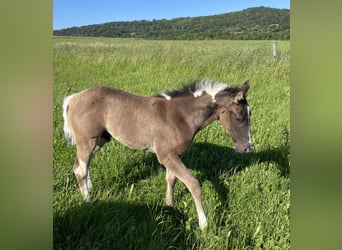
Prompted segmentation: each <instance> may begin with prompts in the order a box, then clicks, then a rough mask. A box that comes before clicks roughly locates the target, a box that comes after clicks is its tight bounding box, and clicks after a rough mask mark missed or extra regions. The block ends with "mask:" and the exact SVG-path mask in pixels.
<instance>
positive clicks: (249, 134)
mask: <svg viewBox="0 0 342 250" xmlns="http://www.w3.org/2000/svg"><path fill="white" fill-rule="evenodd" d="M247 116H248V126H249V128H248V143H249V146H251V147H252V137H251V127H250V125H249V119H250V109H249V106H247Z"/></svg>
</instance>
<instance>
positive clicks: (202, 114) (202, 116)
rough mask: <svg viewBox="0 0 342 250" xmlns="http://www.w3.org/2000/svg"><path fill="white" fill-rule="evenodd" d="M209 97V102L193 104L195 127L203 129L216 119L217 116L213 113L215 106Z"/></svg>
mask: <svg viewBox="0 0 342 250" xmlns="http://www.w3.org/2000/svg"><path fill="white" fill-rule="evenodd" d="M211 98H212V97H210V100H209V101H210V102H209V103H208V102H207V104H205V102H202V103H200V104H197V105H196V104H194V110H195V111H194V112H196V114H195V116H196V119H195V126H196V127H197V129H203V128H204V127H206V126H207V125H209V124H210V123H211V122H213V121H214V120H217V119H218V116H217V115H216V113H215V109H216V108H215V105H214V104H213V103H212V101H211ZM198 105H200V108H198ZM196 106H197V108H196Z"/></svg>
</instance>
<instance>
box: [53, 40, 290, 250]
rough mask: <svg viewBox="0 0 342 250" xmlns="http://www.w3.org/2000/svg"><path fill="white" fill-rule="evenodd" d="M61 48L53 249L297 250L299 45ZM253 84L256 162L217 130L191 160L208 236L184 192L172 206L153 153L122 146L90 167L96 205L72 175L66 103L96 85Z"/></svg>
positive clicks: (68, 43) (57, 45)
mask: <svg viewBox="0 0 342 250" xmlns="http://www.w3.org/2000/svg"><path fill="white" fill-rule="evenodd" d="M278 49H279V59H278V61H275V60H274V59H273V57H272V41H223V40H222V41H150V40H149V41H145V40H134V39H108V38H66V37H64V38H61V37H55V38H54V66H53V78H54V85H53V86H54V104H53V109H54V110H53V111H54V137H53V147H54V156H53V180H54V182H53V190H54V197H53V213H54V248H55V249H213V250H219V249H289V248H290V232H289V228H290V222H289V220H290V177H289V176H290V164H289V154H290V148H289V144H290V138H289V133H290V115H289V114H290V108H289V106H290V105H289V104H290V84H289V74H290V73H289V60H290V43H289V42H288V41H279V42H278ZM201 78H210V79H214V80H216V81H222V82H225V83H229V84H231V85H241V84H242V83H243V82H244V81H245V80H246V79H249V80H250V83H251V88H250V90H249V96H248V101H249V104H250V107H251V110H252V117H251V119H252V120H251V132H252V137H253V138H252V139H253V144H254V148H255V150H254V152H252V153H249V154H245V155H239V154H236V153H235V152H234V151H233V149H232V148H233V142H232V140H231V138H229V137H227V136H226V134H225V132H224V129H223V128H222V127H221V125H220V124H219V123H218V122H214V123H213V124H211V125H209V126H208V127H207V128H205V129H203V130H202V131H200V132H199V133H198V135H197V136H196V138H195V140H194V143H193V145H192V147H191V149H190V151H189V152H188V153H187V154H186V156H185V157H184V158H183V161H184V163H185V164H186V165H187V166H188V168H189V169H190V171H191V172H192V173H193V174H194V176H196V178H198V179H199V180H200V182H201V185H202V189H203V203H204V209H205V212H206V215H207V218H208V228H207V229H206V230H205V231H204V232H201V231H200V230H199V228H198V220H197V214H196V209H195V205H194V202H193V199H192V197H191V195H190V193H189V192H188V190H187V189H186V187H185V186H184V185H183V184H182V183H180V182H177V184H176V187H175V207H174V208H173V209H171V208H168V207H166V206H165V193H166V182H165V170H164V168H163V167H162V166H161V165H160V164H159V163H158V161H157V160H156V157H155V156H154V155H153V154H150V153H147V152H143V151H134V150H131V149H129V148H127V147H125V146H123V145H121V144H120V143H118V142H116V141H114V140H112V141H111V142H110V143H108V144H106V145H105V146H104V147H103V148H102V149H101V150H100V151H99V152H98V153H97V154H96V155H95V157H94V158H93V160H92V162H91V168H90V171H91V175H92V180H93V184H94V189H93V190H92V196H93V197H95V198H96V199H97V201H96V202H95V203H94V204H86V203H85V202H83V201H82V198H81V194H80V192H79V189H78V186H77V183H76V179H75V177H74V175H73V172H72V164H73V161H74V158H75V148H72V147H69V146H68V145H67V143H66V141H65V139H64V136H63V120H62V110H61V107H62V101H63V98H64V97H65V96H67V95H69V94H71V93H74V92H77V91H80V90H83V89H85V88H87V87H90V86H94V85H111V86H115V87H118V88H121V89H124V90H126V91H129V92H132V93H137V94H141V95H153V94H155V93H157V92H159V91H161V90H166V89H175V88H178V87H180V86H181V85H182V84H183V83H186V82H188V81H190V80H193V79H201Z"/></svg>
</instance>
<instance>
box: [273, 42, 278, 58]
mask: <svg viewBox="0 0 342 250" xmlns="http://www.w3.org/2000/svg"><path fill="white" fill-rule="evenodd" d="M273 58H274V60H276V61H277V60H278V50H277V40H273Z"/></svg>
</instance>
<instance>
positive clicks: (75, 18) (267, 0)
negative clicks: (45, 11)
mask: <svg viewBox="0 0 342 250" xmlns="http://www.w3.org/2000/svg"><path fill="white" fill-rule="evenodd" d="M80 1H81V0H75V1H72V2H68V1H66V0H62V1H57V0H56V1H54V2H53V30H61V29H67V28H72V27H81V26H88V25H98V24H104V23H109V22H133V21H153V20H163V19H166V20H172V19H177V18H192V17H203V16H213V15H220V14H226V13H232V12H238V11H242V10H245V9H248V8H258V7H266V8H274V9H288V10H290V1H289V0H280V1H279V0H278V1H276V0H254V1H245V2H243V3H236V2H234V3H229V2H226V1H221V0H218V2H217V4H216V5H213V4H212V1H209V0H204V1H201V2H195V0H188V1H186V2H184V1H183V2H182V1H180V0H175V1H172V2H167V3H161V2H157V1H155V0H150V1H148V3H146V2H145V3H142V2H139V1H138V0H126V1H117V2H115V3H113V2H110V3H108V2H106V1H104V2H103V3H104V5H102V4H97V5H96V6H95V5H94V3H90V1H84V0H83V1H81V2H80ZM101 1H102V0H101ZM101 1H98V2H97V3H99V2H101ZM78 3H79V4H78ZM141 4H143V5H141ZM131 6H136V7H135V8H132V7H131ZM179 6H182V7H183V8H179ZM113 10H115V11H113ZM77 14H78V15H77Z"/></svg>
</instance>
